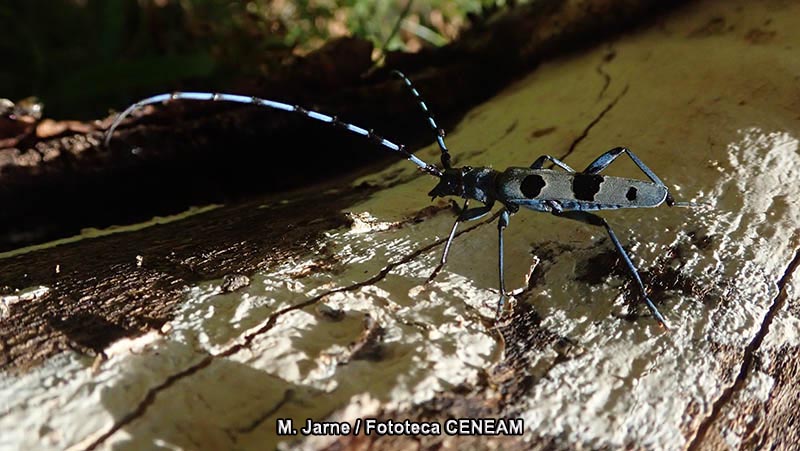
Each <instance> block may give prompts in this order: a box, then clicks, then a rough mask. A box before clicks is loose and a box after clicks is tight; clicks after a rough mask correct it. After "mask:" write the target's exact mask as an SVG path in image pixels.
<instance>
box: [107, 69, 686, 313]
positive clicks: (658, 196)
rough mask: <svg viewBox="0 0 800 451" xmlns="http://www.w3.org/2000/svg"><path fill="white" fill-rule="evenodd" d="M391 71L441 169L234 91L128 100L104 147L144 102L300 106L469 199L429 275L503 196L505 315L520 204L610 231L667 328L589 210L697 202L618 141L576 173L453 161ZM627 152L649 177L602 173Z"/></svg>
mask: <svg viewBox="0 0 800 451" xmlns="http://www.w3.org/2000/svg"><path fill="white" fill-rule="evenodd" d="M393 74H394V75H396V76H398V77H399V78H400V79H401V80H402V81H403V82H404V83H405V85H406V87H407V88H408V89H410V90H411V93H412V94H414V97H415V98H416V101H417V102H418V103H419V106H420V107H421V108H422V110H423V111H424V112H425V114H426V115H427V119H428V124H429V125H430V126H431V129H432V130H433V131H434V132H435V133H436V142H437V144H438V145H439V149H440V150H441V162H442V166H443V168H442V169H439V168H438V167H436V166H435V165H432V164H428V163H426V162H424V161H422V160H421V159H419V158H418V157H416V156H415V155H413V154H411V153H409V152H408V151H407V150H406V149H405V147H404V146H403V145H400V144H395V143H393V142H392V141H389V140H387V139H385V138H382V137H381V136H378V135H377V134H375V133H374V132H373V131H372V130H367V129H364V128H361V127H359V126H356V125H353V124H348V123H345V122H342V121H340V120H339V119H338V118H337V117H336V116H329V115H327V114H322V113H319V112H317V111H311V110H306V109H304V108H302V107H300V106H297V105H290V104H286V103H282V102H276V101H273V100H267V99H261V98H258V97H250V96H243V95H234V94H219V93H204V92H174V93H171V94H159V95H156V96H153V97H148V98H146V99H143V100H141V101H139V102H136V103H135V104H133V105H131V106H129V107H128V108H127V109H126V110H125V111H123V112H122V114H120V115H119V116H118V117H117V118H116V119H115V120H114V122H113V123H112V124H111V127H109V129H108V131H107V132H106V136H105V141H104V142H105V145H106V147H108V145H109V143H110V141H111V136H112V135H113V133H114V130H116V128H117V126H119V125H120V123H121V122H122V120H123V119H125V117H127V116H128V115H130V114H131V113H132V112H134V111H135V110H137V109H139V108H141V107H143V106H145V105H152V104H157V103H162V102H167V101H171V100H200V101H223V102H234V103H243V104H249V105H257V106H263V107H268V108H274V109H276V110H282V111H288V112H293V113H300V114H302V115H304V116H306V117H308V118H311V119H315V120H317V121H321V122H325V123H328V124H331V125H333V126H335V127H340V128H343V129H345V130H347V131H350V132H352V133H355V134H358V135H361V136H364V137H366V138H368V139H370V140H372V141H373V142H375V143H377V144H378V145H380V146H383V147H385V148H387V149H389V150H392V151H395V152H398V153H400V154H402V155H403V156H405V157H406V159H408V160H409V161H411V162H412V163H414V164H415V165H417V166H418V167H419V169H420V170H421V171H423V172H425V173H426V174H429V175H431V176H434V177H438V178H439V182H438V184H437V185H436V186H435V187H434V188H433V189H432V190H431V191H430V193H428V195H429V196H431V200H433V199H435V198H437V197H445V196H460V197H461V198H463V199H464V206H463V207H461V210H460V213H459V214H458V217H457V219H456V221H455V223H454V224H453V227H452V228H451V229H450V235H449V236H448V238H447V242H446V243H445V246H444V252H443V253H442V258H441V261H440V263H439V265H438V266H437V268H436V269H435V270H434V272H433V274H432V275H431V278H433V276H434V275H435V274H436V273H437V272H438V271H439V270H440V269H441V268H442V267H443V266H444V264H445V263H446V262H447V254H448V253H449V252H450V245H451V244H452V242H453V238H454V237H455V234H456V228H457V227H458V224H459V223H461V222H464V221H471V220H474V219H478V218H480V217H482V216H485V215H486V214H488V213H489V212H490V211H491V209H492V207H493V206H494V203H495V202H499V203H501V204H502V206H503V208H502V210H501V212H500V215H499V220H498V223H497V231H498V240H499V254H498V273H499V278H500V299H499V300H498V303H497V315H498V316H499V315H500V313H501V311H502V307H503V303H504V302H505V298H506V294H507V293H506V288H505V280H504V276H503V230H504V229H505V228H506V227H507V226H508V221H509V217H510V215H512V214H514V213H516V212H517V211H519V208H520V207H524V208H528V209H531V210H534V211H541V212H545V213H551V214H553V215H555V216H558V217H561V218H566V219H572V220H575V221H580V222H582V223H585V224H589V225H592V226H598V227H603V228H605V230H606V232H607V233H608V236H609V237H610V238H611V242H612V243H613V244H614V247H615V248H616V250H617V252H618V253H619V254H620V256H621V257H622V260H623V261H624V262H625V265H626V266H627V268H628V271H629V272H630V275H631V277H632V278H633V280H634V282H636V285H637V286H638V287H639V290H640V292H641V296H642V299H643V300H644V303H645V304H646V305H647V308H648V309H650V312H652V314H653V316H654V317H655V319H656V321H658V323H659V324H660V325H661V326H662V327H664V328H665V329H669V327H668V326H667V321H666V320H665V319H664V317H663V316H662V315H661V313H660V312H659V311H658V308H656V306H655V304H654V303H653V301H651V300H650V298H649V297H648V296H647V292H646V290H645V287H644V284H643V283H642V279H641V277H639V273H638V271H637V270H636V267H635V266H634V265H633V262H631V259H630V257H628V254H627V253H626V252H625V249H623V248H622V245H621V244H620V242H619V240H618V239H617V236H616V235H615V234H614V231H613V230H611V227H610V226H609V225H608V223H607V222H606V220H605V219H603V218H601V217H600V216H597V215H596V214H594V213H590V212H591V211H596V210H615V209H619V208H650V207H657V206H659V205H661V204H662V203H666V204H667V205H668V206H670V207H672V206H676V205H677V206H696V205H697V204H693V203H688V202H680V203H676V202H675V201H674V199H673V198H672V196H671V195H670V193H669V190H668V189H667V186H666V185H664V183H663V182H662V181H661V180H660V179H659V178H658V176H656V174H655V173H653V171H652V170H650V168H648V167H647V166H646V165H645V164H644V163H643V162H642V160H640V159H639V157H637V156H636V155H635V154H634V153H633V152H631V151H630V149H627V148H625V147H615V148H613V149H611V150H609V151H608V152H606V153H604V154H602V155H600V156H599V157H597V158H596V159H595V160H594V161H593V162H591V163H590V164H589V166H587V167H586V169H584V170H583V171H581V172H576V171H575V170H574V169H572V168H571V167H569V166H568V165H567V164H566V163H564V162H563V161H561V160H559V159H558V158H555V157H552V156H550V155H542V156H540V157H539V158H537V159H536V161H534V162H533V164H531V165H530V166H529V167H527V168H522V167H513V168H508V169H506V170H505V171H496V170H494V169H491V168H488V167H478V168H473V167H470V166H464V167H460V168H456V167H452V165H451V164H450V152H449V150H448V149H447V145H446V144H445V141H444V137H445V133H444V130H442V129H441V128H440V127H439V126H438V125H437V124H436V121H435V120H434V119H433V115H432V114H431V113H430V111H429V110H428V106H427V105H426V104H425V102H424V101H423V100H422V97H421V96H420V94H419V92H418V91H417V90H416V88H414V86H412V84H411V81H410V80H409V79H408V78H407V77H406V76H405V75H404V74H403V73H401V72H399V71H393ZM623 154H625V155H627V156H628V157H629V158H630V159H631V160H632V161H633V163H634V164H636V166H638V167H639V169H640V170H641V171H642V172H643V173H644V175H646V176H647V178H649V179H650V181H649V182H647V181H643V180H636V179H628V178H621V177H612V176H607V175H601V174H600V172H601V171H603V169H605V168H606V167H608V165H610V164H611V163H612V162H613V161H614V160H615V159H616V158H617V157H618V156H620V155H623ZM546 161H549V162H550V163H552V164H553V165H555V166H558V167H559V168H561V169H563V172H562V171H556V170H553V169H546V168H544V167H543V165H544V163H545V162H546ZM471 200H475V201H478V202H481V203H482V204H483V206H480V207H473V208H469V202H470V201H471ZM429 280H430V279H429Z"/></svg>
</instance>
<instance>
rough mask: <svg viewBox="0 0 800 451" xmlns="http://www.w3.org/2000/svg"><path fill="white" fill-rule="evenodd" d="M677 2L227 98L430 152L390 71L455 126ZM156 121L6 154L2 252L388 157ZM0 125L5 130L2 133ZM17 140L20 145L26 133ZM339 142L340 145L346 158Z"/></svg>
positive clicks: (203, 111) (300, 139) (195, 120)
mask: <svg viewBox="0 0 800 451" xmlns="http://www.w3.org/2000/svg"><path fill="white" fill-rule="evenodd" d="M675 3H679V2H678V1H676V0H670V1H667V2H665V1H664V0H658V1H657V0H637V1H629V0H591V1H586V0H559V1H552V0H548V1H546V2H542V1H537V2H534V4H535V5H537V6H535V7H530V6H520V7H518V8H515V9H512V10H510V11H504V12H501V13H498V15H497V17H493V18H492V19H491V20H490V21H489V22H487V23H486V24H484V25H481V26H477V27H475V29H474V30H473V31H471V32H469V33H468V34H467V35H466V36H464V38H462V39H461V40H459V41H458V42H457V43H455V44H453V45H450V46H447V47H444V48H441V49H436V50H432V51H430V52H423V53H418V54H410V55H403V54H399V55H398V54H393V55H390V57H389V63H388V65H387V69H384V70H380V71H377V72H375V73H374V74H373V75H372V76H371V77H368V78H362V77H361V75H362V74H364V73H365V72H366V71H367V69H368V68H369V66H370V64H371V61H370V52H371V45H370V44H369V43H367V42H364V41H359V40H356V39H342V40H339V41H334V42H332V43H330V44H329V45H327V46H326V47H324V48H323V49H321V50H320V51H318V52H317V53H315V54H312V55H311V56H310V57H308V58H305V59H302V58H301V59H298V60H297V61H295V62H294V64H291V65H289V66H287V67H286V68H285V69H284V70H282V71H280V72H279V73H275V74H272V75H271V76H270V77H269V78H267V79H264V80H261V81H260V83H259V84H258V86H252V85H248V86H229V87H226V88H225V90H227V91H233V92H237V93H240V94H249V95H258V96H261V97H266V98H273V99H277V100H281V101H286V102H291V103H297V104H301V105H304V106H305V107H308V108H312V107H313V108H319V109H322V110H324V111H328V112H333V113H335V114H337V115H339V116H340V117H342V118H346V119H348V120H350V121H351V122H354V123H357V124H359V125H362V126H364V127H368V128H369V127H371V128H375V129H376V130H379V131H380V132H381V133H382V134H384V135H386V136H389V137H392V138H393V139H394V140H397V141H399V142H402V143H404V144H405V145H406V146H407V147H409V148H412V149H413V148H417V147H418V146H419V145H421V144H422V143H427V142H429V141H430V139H431V138H430V133H429V131H428V129H427V127H426V124H425V122H424V119H423V118H421V117H420V112H419V107H418V105H417V104H416V103H415V102H414V101H413V99H412V98H411V97H410V96H409V95H408V93H407V92H406V90H405V89H404V87H403V86H402V84H401V83H400V82H398V81H397V80H395V79H393V78H392V77H391V76H390V75H389V74H388V68H392V69H402V70H405V71H408V73H409V75H410V76H412V77H413V79H414V80H415V83H417V84H418V85H419V88H420V89H421V90H423V92H425V95H426V99H427V100H428V102H429V103H430V104H431V105H432V106H434V107H435V109H436V112H437V114H438V115H439V117H438V119H439V120H440V122H442V123H444V124H445V125H453V124H455V120H456V119H457V118H458V117H460V115H461V114H463V112H464V111H465V110H466V109H467V108H468V107H470V106H472V105H475V104H477V103H479V102H480V101H483V100H485V99H487V98H489V97H490V96H491V95H493V94H494V93H496V92H497V90H498V89H500V88H501V87H502V86H505V85H507V84H508V82H509V81H510V80H513V79H514V78H516V77H518V76H520V75H521V74H523V73H525V71H526V70H528V69H529V68H530V67H532V66H533V65H535V64H536V63H537V62H538V61H540V60H541V58H542V57H543V56H545V55H547V54H553V53H558V52H559V51H560V52H563V51H565V48H567V47H568V45H567V44H569V46H584V47H585V46H587V45H593V43H594V42H596V40H597V38H598V35H600V34H609V33H616V32H618V31H619V30H621V29H623V28H625V27H630V26H632V25H635V24H637V23H639V18H640V17H643V16H647V15H648V14H649V13H650V12H651V11H652V10H654V9H658V8H664V7H666V6H668V5H673V4H675ZM539 5H542V6H539ZM196 88H198V89H202V87H196ZM133 100H135V99H131V101H133ZM117 107H118V108H123V107H124V105H118V106H117ZM155 110H156V109H152V108H151V109H148V110H146V111H144V112H143V113H144V117H142V118H141V119H138V120H133V121H130V123H128V124H125V126H124V127H122V128H121V129H120V130H119V133H118V136H117V137H116V138H115V140H114V142H113V145H112V146H111V149H105V148H103V147H102V146H100V142H101V133H102V130H103V129H104V128H105V127H107V126H108V124H109V120H110V119H109V118H107V119H105V120H104V121H98V122H92V123H88V124H84V126H83V128H81V127H68V128H67V129H66V130H64V131H63V132H62V133H59V134H56V135H55V136H52V135H51V133H48V134H46V137H39V136H38V135H37V134H35V133H30V130H34V129H31V128H30V127H29V128H28V130H29V133H28V134H27V135H26V136H27V137H25V138H23V139H21V141H19V142H17V144H16V145H13V146H11V147H8V148H0V173H1V174H2V183H0V205H3V207H4V208H3V209H2V210H1V211H0V251H3V250H8V249H12V248H15V247H20V246H22V245H25V244H29V243H35V242H41V241H43V240H47V239H54V238H60V237H63V236H69V235H72V234H75V233H78V232H79V230H80V229H81V228H84V227H87V226H94V227H104V226H107V225H111V224H119V223H130V222H135V221H141V220H145V219H147V218H149V217H151V216H152V215H153V214H160V215H166V214H172V213H176V212H179V211H182V210H184V209H185V208H187V207H189V206H191V205H198V204H204V203H209V202H223V201H225V200H230V199H237V198H241V197H243V196H246V195H247V194H253V193H265V192H278V191H282V190H287V189H295V188H299V187H303V186H311V185H313V184H315V183H318V182H319V180H323V179H327V178H328V177H329V176H330V174H332V173H342V172H347V171H350V170H353V168H356V167H359V165H362V166H361V167H363V166H368V165H369V164H371V163H372V162H374V161H376V160H378V159H381V158H383V159H384V160H386V159H390V158H392V157H393V155H387V152H381V151H376V149H375V148H374V147H372V146H371V145H370V143H368V142H365V141H364V140H362V139H358V138H357V137H348V136H343V135H342V134H341V133H339V132H338V131H336V130H330V129H329V127H325V126H324V125H321V124H316V123H313V121H308V120H307V119H305V118H301V117H295V116H293V115H287V114H284V113H280V112H278V113H276V112H272V111H265V110H264V109H256V108H247V107H244V108H243V107H241V106H238V107H236V106H230V105H227V106H221V105H208V104H205V105H203V104H198V103H192V102H183V103H179V104H173V105H170V106H169V107H167V108H163V109H158V112H156V113H154V111H155ZM45 111H46V110H45ZM3 123H4V122H3V119H2V118H0V130H2V129H3V128H4V127H3ZM52 128H54V127H51V129H52ZM86 129H89V131H88V132H87V131H85V130H86ZM8 136H9V137H11V138H15V139H16V137H18V131H17V130H16V129H14V130H10V131H9V135H8ZM3 137H4V136H0V138H3ZM0 141H2V140H1V139H0ZM331 143H337V144H336V146H335V149H336V150H338V151H337V152H334V151H332V150H333V149H334V147H333V146H332V145H331ZM134 149H135V151H134ZM165 193H169V194H168V195H165Z"/></svg>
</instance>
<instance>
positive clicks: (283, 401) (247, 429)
mask: <svg viewBox="0 0 800 451" xmlns="http://www.w3.org/2000/svg"><path fill="white" fill-rule="evenodd" d="M293 396H294V390H292V389H289V390H286V391H285V392H284V393H283V397H282V398H281V400H280V401H278V402H277V403H275V405H274V406H272V407H271V408H270V409H269V410H267V411H266V412H264V413H263V414H261V416H259V417H258V418H256V419H255V420H253V421H252V422H251V423H250V424H249V425H247V426H245V427H242V428H239V429H238V431H237V432H239V433H242V434H246V433H248V432H252V431H253V430H254V429H255V428H257V427H258V426H259V425H261V423H263V422H264V420H266V419H267V418H269V417H271V416H272V415H274V414H275V412H277V411H278V410H279V409H280V408H281V407H283V406H284V405H285V404H286V403H287V402H289V401H291V400H292V397H293Z"/></svg>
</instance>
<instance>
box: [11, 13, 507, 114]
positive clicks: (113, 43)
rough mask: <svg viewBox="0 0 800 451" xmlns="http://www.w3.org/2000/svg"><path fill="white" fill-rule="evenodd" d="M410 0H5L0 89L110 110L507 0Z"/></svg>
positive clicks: (456, 25)
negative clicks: (335, 43)
mask: <svg viewBox="0 0 800 451" xmlns="http://www.w3.org/2000/svg"><path fill="white" fill-rule="evenodd" d="M410 1H411V3H410V4H409V0H341V1H325V0H295V1H288V0H252V1H231V0H10V1H9V0H5V1H2V2H0V30H3V39H2V40H0V58H2V61H0V67H2V70H0V97H7V98H10V99H12V100H16V99H20V98H24V97H28V96H32V95H33V96H37V97H39V98H40V99H41V100H42V101H44V103H45V114H46V116H48V117H55V118H79V119H88V118H94V117H100V116H102V115H104V114H106V113H107V112H108V109H109V108H119V107H122V106H124V105H125V104H127V103H129V102H130V101H131V100H132V99H135V98H138V97H140V96H143V95H146V94H151V93H153V92H155V91H163V90H168V89H176V88H179V87H181V86H185V85H186V84H187V83H188V84H193V85H195V86H197V85H201V86H204V87H206V88H207V89H210V88H218V89H221V88H224V87H225V83H226V81H229V80H231V79H233V78H234V77H239V78H241V77H258V76H260V75H263V74H264V73H267V72H269V71H270V70H271V68H274V67H275V66H276V65H280V64H281V63H282V62H283V61H285V60H286V58H287V57H290V56H292V55H295V54H304V53H307V52H309V51H310V50H313V49H314V48H316V47H318V46H320V45H321V44H322V43H324V42H325V40H327V39H329V38H331V37H336V36H342V35H352V36H359V37H362V38H365V39H370V40H372V41H373V42H374V43H375V46H376V48H377V49H380V48H384V47H385V48H387V49H390V50H396V49H404V50H408V51H414V50H416V49H418V48H419V47H420V46H425V45H442V44H444V43H446V42H449V41H450V40H452V39H454V38H455V37H456V36H457V34H458V31H459V30H460V29H462V28H463V26H464V25H465V23H466V15H467V14H468V13H478V12H479V11H481V9H482V8H485V7H495V6H497V3H498V1H500V2H502V0H455V1H453V0H427V1H423V0H416V1H415V0H410ZM375 56H376V57H377V56H378V53H376V54H375Z"/></svg>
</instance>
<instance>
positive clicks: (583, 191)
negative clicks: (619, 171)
mask: <svg viewBox="0 0 800 451" xmlns="http://www.w3.org/2000/svg"><path fill="white" fill-rule="evenodd" d="M603 180H605V177H603V176H602V175H596V174H575V178H573V179H572V192H573V193H574V194H575V198H576V199H578V200H594V195H595V194H597V192H598V191H600V184H601V183H603Z"/></svg>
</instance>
